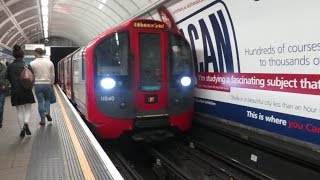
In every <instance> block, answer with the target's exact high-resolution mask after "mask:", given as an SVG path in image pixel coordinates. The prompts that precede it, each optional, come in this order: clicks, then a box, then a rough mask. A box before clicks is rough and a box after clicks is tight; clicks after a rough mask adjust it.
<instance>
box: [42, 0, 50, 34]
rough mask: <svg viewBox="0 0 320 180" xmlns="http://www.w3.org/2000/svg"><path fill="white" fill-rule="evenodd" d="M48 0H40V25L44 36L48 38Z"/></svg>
mask: <svg viewBox="0 0 320 180" xmlns="http://www.w3.org/2000/svg"><path fill="white" fill-rule="evenodd" d="M48 6H49V0H41V14H42V27H43V35H44V37H45V38H48V35H49V32H48V30H49V17H48V15H49V8H48Z"/></svg>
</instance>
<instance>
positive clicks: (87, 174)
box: [54, 87, 95, 180]
mask: <svg viewBox="0 0 320 180" xmlns="http://www.w3.org/2000/svg"><path fill="white" fill-rule="evenodd" d="M54 91H55V94H56V96H57V99H58V102H59V105H60V107H61V111H62V113H63V117H64V120H65V122H66V124H67V128H68V131H69V134H70V137H71V141H72V144H73V146H74V149H75V151H76V154H77V157H78V159H79V162H80V166H81V169H82V173H83V175H84V178H85V179H89V180H94V179H95V177H94V175H93V173H92V170H91V167H90V165H89V163H88V160H87V158H86V156H85V155H84V152H83V150H82V147H81V145H80V142H79V140H78V138H77V135H76V133H75V131H74V128H73V126H72V124H71V121H70V119H69V117H68V115H67V112H66V110H65V109H64V106H63V103H62V101H61V99H60V96H59V94H58V92H57V89H56V87H54Z"/></svg>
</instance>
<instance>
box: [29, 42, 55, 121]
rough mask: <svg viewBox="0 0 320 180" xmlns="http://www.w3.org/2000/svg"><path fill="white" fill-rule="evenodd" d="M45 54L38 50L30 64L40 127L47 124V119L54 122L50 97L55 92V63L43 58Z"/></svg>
mask: <svg viewBox="0 0 320 180" xmlns="http://www.w3.org/2000/svg"><path fill="white" fill-rule="evenodd" d="M43 54H44V51H43V49H41V48H36V49H35V57H36V59H35V60H33V61H32V62H31V63H30V65H31V66H32V69H33V72H34V75H35V83H34V90H35V94H36V96H37V99H38V111H39V114H40V118H41V121H40V125H45V124H46V122H45V118H47V120H48V121H52V118H51V116H50V95H51V92H52V91H53V88H52V85H53V82H54V77H55V75H54V65H53V63H52V62H51V61H50V60H49V59H47V58H44V57H42V55H43Z"/></svg>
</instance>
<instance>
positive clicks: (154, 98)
mask: <svg viewBox="0 0 320 180" xmlns="http://www.w3.org/2000/svg"><path fill="white" fill-rule="evenodd" d="M144 101H145V103H146V104H155V103H157V102H158V96H157V95H146V96H145V97H144Z"/></svg>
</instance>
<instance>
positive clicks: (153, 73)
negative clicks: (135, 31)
mask: <svg viewBox="0 0 320 180" xmlns="http://www.w3.org/2000/svg"><path fill="white" fill-rule="evenodd" d="M139 40H140V81H141V90H143V91H159V90H160V89H161V44H160V34H151V33H140V34H139Z"/></svg>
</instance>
